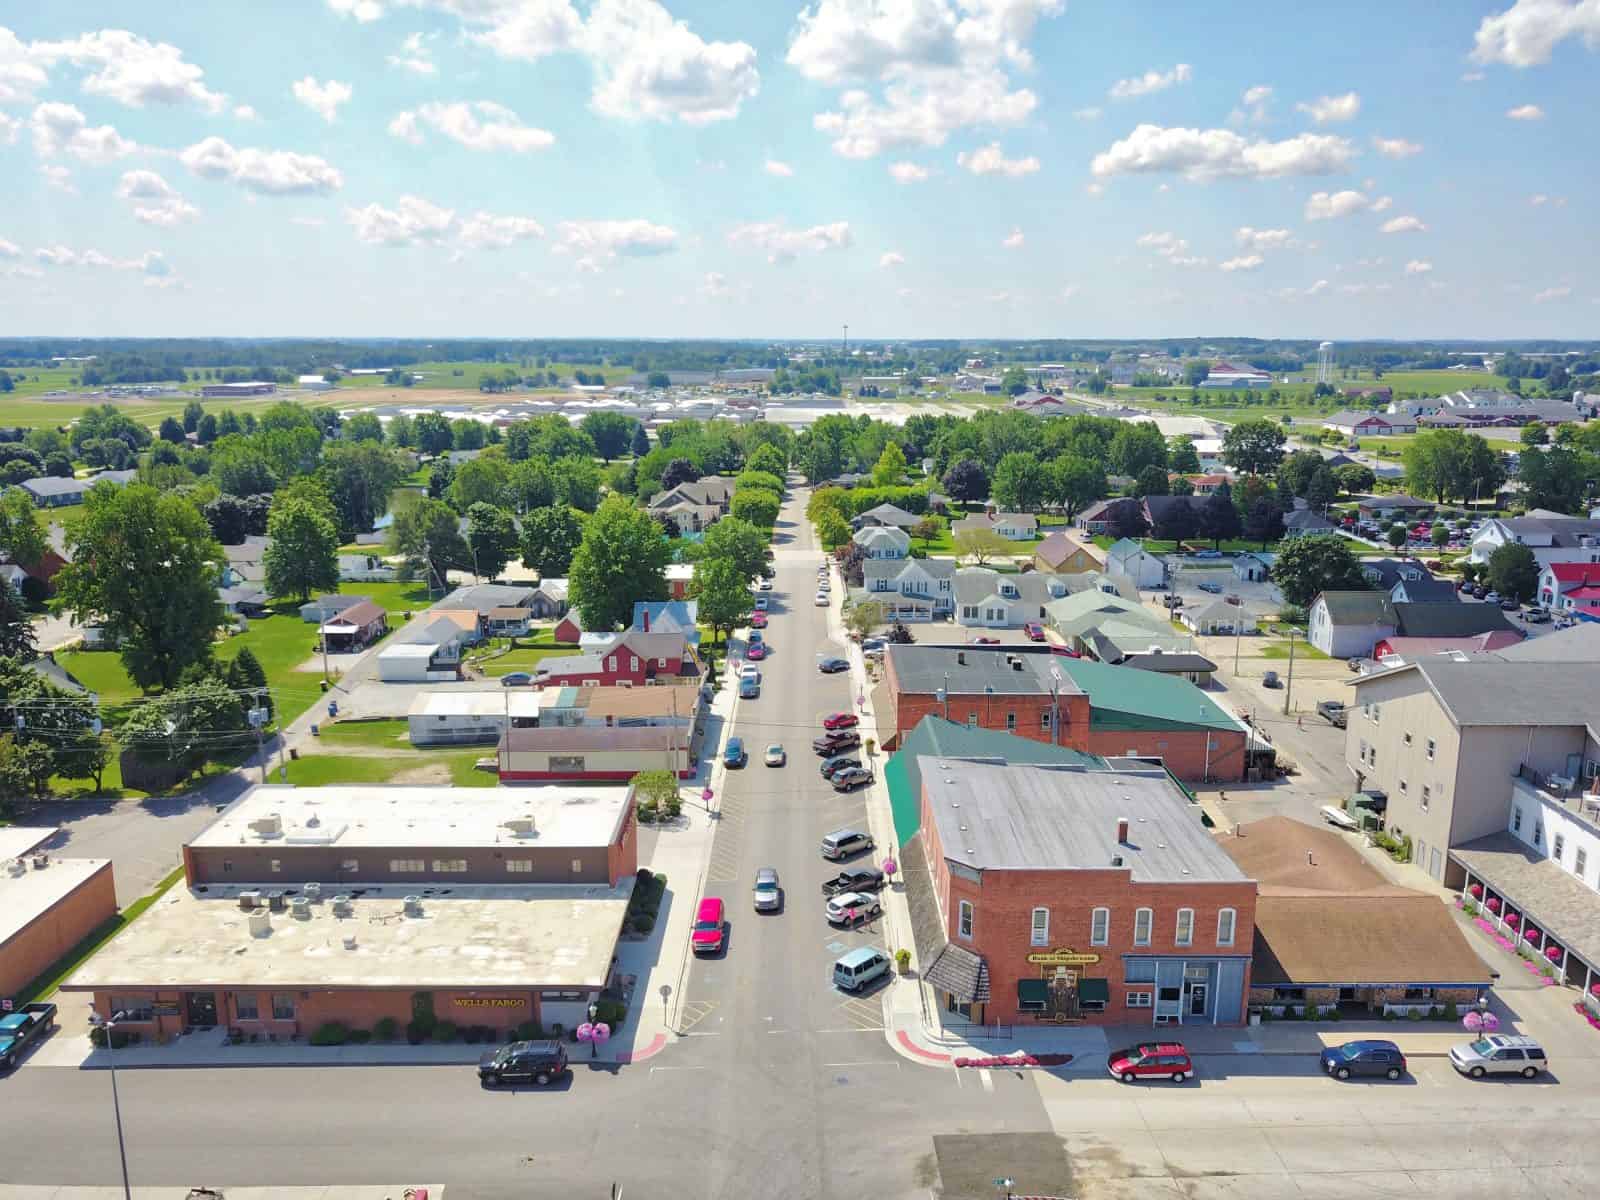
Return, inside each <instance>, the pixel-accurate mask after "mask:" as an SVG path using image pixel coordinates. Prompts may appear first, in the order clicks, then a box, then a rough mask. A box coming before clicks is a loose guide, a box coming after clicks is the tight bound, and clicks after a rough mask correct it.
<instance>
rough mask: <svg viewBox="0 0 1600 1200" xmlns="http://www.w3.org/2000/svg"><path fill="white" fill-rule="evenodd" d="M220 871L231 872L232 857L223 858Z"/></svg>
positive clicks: (229, 873)
mask: <svg viewBox="0 0 1600 1200" xmlns="http://www.w3.org/2000/svg"><path fill="white" fill-rule="evenodd" d="M222 873H223V874H224V875H232V874H233V859H231V858H225V859H223V860H222Z"/></svg>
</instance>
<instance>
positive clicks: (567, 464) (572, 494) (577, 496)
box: [550, 454, 603, 513]
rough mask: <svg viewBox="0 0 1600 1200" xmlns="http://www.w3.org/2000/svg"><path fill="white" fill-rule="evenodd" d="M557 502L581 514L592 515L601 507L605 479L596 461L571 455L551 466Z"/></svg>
mask: <svg viewBox="0 0 1600 1200" xmlns="http://www.w3.org/2000/svg"><path fill="white" fill-rule="evenodd" d="M550 478H551V480H552V481H553V482H554V483H555V488H556V500H557V502H559V503H561V504H569V505H571V506H572V507H573V508H576V509H578V510H579V511H581V512H587V513H592V512H594V510H595V509H596V508H598V507H599V506H600V484H601V483H602V482H603V478H602V476H601V473H600V467H599V466H598V464H596V463H595V461H594V459H592V458H590V457H589V456H588V455H585V454H569V455H566V456H565V457H564V458H558V459H556V461H555V462H553V463H551V464H550Z"/></svg>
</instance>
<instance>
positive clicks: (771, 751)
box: [763, 742, 789, 767]
mask: <svg viewBox="0 0 1600 1200" xmlns="http://www.w3.org/2000/svg"><path fill="white" fill-rule="evenodd" d="M763 758H764V759H765V760H766V764H767V766H769V767H781V766H784V765H785V764H786V763H788V761H789V755H788V754H787V753H786V752H785V751H784V748H783V743H781V742H773V743H772V745H770V746H768V747H767V752H766V754H765V755H763Z"/></svg>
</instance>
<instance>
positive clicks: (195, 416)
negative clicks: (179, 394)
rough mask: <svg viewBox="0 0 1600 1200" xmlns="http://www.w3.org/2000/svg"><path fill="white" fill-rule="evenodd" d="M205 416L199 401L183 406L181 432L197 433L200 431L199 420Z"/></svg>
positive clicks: (192, 401)
mask: <svg viewBox="0 0 1600 1200" xmlns="http://www.w3.org/2000/svg"><path fill="white" fill-rule="evenodd" d="M205 415H206V410H205V409H204V408H202V407H201V406H200V401H198V400H191V401H189V403H187V404H185V405H184V406H183V431H184V432H185V433H198V432H199V431H200V418H201V417H203V416H205Z"/></svg>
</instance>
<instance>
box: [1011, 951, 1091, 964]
mask: <svg viewBox="0 0 1600 1200" xmlns="http://www.w3.org/2000/svg"><path fill="white" fill-rule="evenodd" d="M1028 961H1029V962H1031V963H1033V964H1034V965H1035V966H1040V967H1087V966H1091V965H1092V964H1094V963H1097V962H1099V961H1100V956H1099V955H1098V954H1079V953H1078V952H1077V951H1076V950H1035V951H1034V952H1033V953H1032V954H1030V955H1028Z"/></svg>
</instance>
